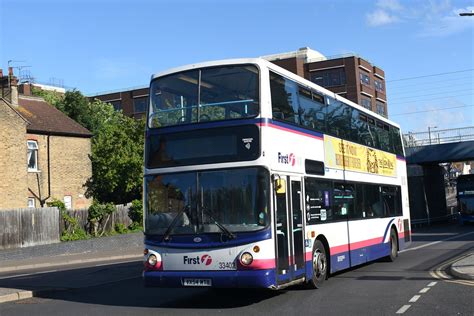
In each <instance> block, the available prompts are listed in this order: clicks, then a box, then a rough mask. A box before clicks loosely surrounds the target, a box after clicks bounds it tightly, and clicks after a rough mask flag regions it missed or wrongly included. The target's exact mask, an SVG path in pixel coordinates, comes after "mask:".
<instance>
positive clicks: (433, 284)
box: [428, 281, 438, 286]
mask: <svg viewBox="0 0 474 316" xmlns="http://www.w3.org/2000/svg"><path fill="white" fill-rule="evenodd" d="M436 283H438V282H436V281H435V282H431V283H430V284H428V286H435V285H436Z"/></svg>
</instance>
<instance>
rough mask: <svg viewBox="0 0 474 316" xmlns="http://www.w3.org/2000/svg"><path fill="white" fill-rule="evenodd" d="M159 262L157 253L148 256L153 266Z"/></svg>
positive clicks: (149, 262)
mask: <svg viewBox="0 0 474 316" xmlns="http://www.w3.org/2000/svg"><path fill="white" fill-rule="evenodd" d="M157 263H158V259H157V258H156V256H155V255H150V256H148V264H149V265H150V266H152V267H154V266H156V264H157Z"/></svg>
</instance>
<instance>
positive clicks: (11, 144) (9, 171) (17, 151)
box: [0, 99, 28, 210]
mask: <svg viewBox="0 0 474 316" xmlns="http://www.w3.org/2000/svg"><path fill="white" fill-rule="evenodd" d="M25 135H26V122H25V121H24V120H23V119H22V118H21V117H20V116H19V115H18V114H17V113H16V112H15V111H14V110H13V109H12V108H10V106H8V105H7V104H6V103H5V102H3V101H2V100H1V99H0V175H1V177H2V180H1V181H0V210H1V209H5V208H24V207H26V206H27V202H28V199H27V196H26V192H27V182H26V177H27V161H26V160H27V147H26V137H25Z"/></svg>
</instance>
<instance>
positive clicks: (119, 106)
mask: <svg viewBox="0 0 474 316" xmlns="http://www.w3.org/2000/svg"><path fill="white" fill-rule="evenodd" d="M108 103H110V104H112V106H113V107H114V110H115V111H120V110H121V109H122V101H120V100H115V101H109V102H108Z"/></svg>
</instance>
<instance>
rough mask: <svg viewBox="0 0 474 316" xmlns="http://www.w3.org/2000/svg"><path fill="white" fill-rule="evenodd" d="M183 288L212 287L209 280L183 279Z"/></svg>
mask: <svg viewBox="0 0 474 316" xmlns="http://www.w3.org/2000/svg"><path fill="white" fill-rule="evenodd" d="M183 285H184V286H212V282H211V279H184V280H183Z"/></svg>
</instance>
